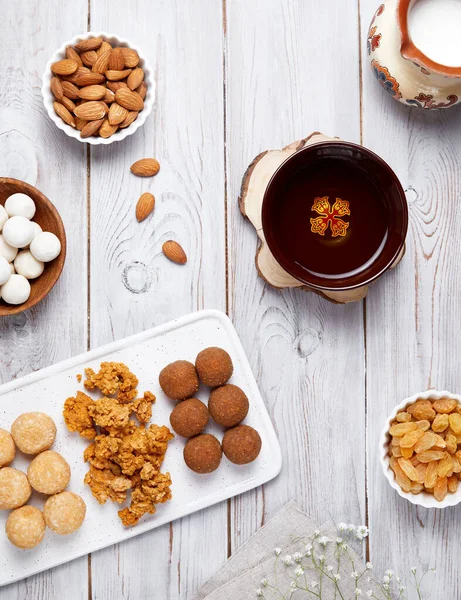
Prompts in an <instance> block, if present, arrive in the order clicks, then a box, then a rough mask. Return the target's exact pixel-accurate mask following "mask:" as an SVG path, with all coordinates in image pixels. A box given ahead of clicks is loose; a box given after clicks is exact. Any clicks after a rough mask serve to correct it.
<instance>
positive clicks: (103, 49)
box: [96, 40, 123, 69]
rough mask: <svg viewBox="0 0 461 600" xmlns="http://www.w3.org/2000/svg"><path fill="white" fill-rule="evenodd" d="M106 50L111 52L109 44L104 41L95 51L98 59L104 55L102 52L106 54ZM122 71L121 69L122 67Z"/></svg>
mask: <svg viewBox="0 0 461 600" xmlns="http://www.w3.org/2000/svg"><path fill="white" fill-rule="evenodd" d="M108 50H112V46H111V45H110V44H109V42H106V41H105V40H104V42H103V43H102V44H101V45H100V46H99V48H98V49H97V50H96V54H97V55H98V58H99V57H100V56H101V55H102V54H104V52H107V51H108ZM122 69H123V67H122Z"/></svg>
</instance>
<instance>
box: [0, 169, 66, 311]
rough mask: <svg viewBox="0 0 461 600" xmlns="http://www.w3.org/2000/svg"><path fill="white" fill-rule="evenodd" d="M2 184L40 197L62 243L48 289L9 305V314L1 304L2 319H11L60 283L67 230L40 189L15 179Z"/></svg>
mask: <svg viewBox="0 0 461 600" xmlns="http://www.w3.org/2000/svg"><path fill="white" fill-rule="evenodd" d="M2 183H7V184H12V185H18V186H20V187H22V190H21V192H22V193H26V194H27V192H30V191H33V194H34V195H35V196H38V197H39V199H40V200H39V201H40V203H42V204H44V205H45V206H46V207H47V208H48V209H49V210H50V211H51V212H52V213H53V215H54V216H55V218H56V225H57V229H58V232H59V235H58V237H59V241H60V242H61V252H60V254H59V257H57V258H56V259H55V260H57V259H59V260H58V262H57V263H56V264H57V270H56V273H55V275H54V277H53V279H52V280H51V282H50V283H49V284H48V286H47V287H46V288H44V289H43V290H41V291H40V293H39V294H38V295H37V297H36V298H35V299H34V300H33V301H30V298H29V299H28V300H26V302H24V303H23V304H18V305H8V312H5V305H4V304H1V303H0V318H1V317H9V316H11V315H17V314H19V313H22V312H24V311H25V310H29V309H30V308H32V307H34V306H36V305H37V304H39V303H40V302H41V301H42V300H43V299H44V298H45V297H46V296H47V295H48V294H49V293H50V292H51V290H52V289H53V288H54V286H55V285H56V283H57V282H58V280H59V278H60V277H61V274H62V270H63V268H64V263H65V262H66V255H67V237H66V230H65V229H64V223H63V221H62V218H61V215H60V214H59V211H58V209H57V208H56V206H55V205H54V204H53V203H52V202H51V200H49V199H48V198H47V197H46V196H45V194H44V193H43V192H41V191H40V190H39V189H38V188H36V187H35V186H33V185H31V184H30V183H27V182H26V181H21V180H20V179H14V178H12V177H0V184H2Z"/></svg>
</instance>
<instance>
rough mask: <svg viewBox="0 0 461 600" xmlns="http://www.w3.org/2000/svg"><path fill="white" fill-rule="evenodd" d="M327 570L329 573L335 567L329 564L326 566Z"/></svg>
mask: <svg viewBox="0 0 461 600" xmlns="http://www.w3.org/2000/svg"><path fill="white" fill-rule="evenodd" d="M325 571H326V572H327V573H331V572H332V571H333V567H332V566H331V565H327V566H326V567H325Z"/></svg>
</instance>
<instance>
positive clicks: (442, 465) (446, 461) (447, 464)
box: [437, 452, 453, 477]
mask: <svg viewBox="0 0 461 600" xmlns="http://www.w3.org/2000/svg"><path fill="white" fill-rule="evenodd" d="M450 471H451V472H452V473H453V459H452V458H451V456H450V455H449V454H448V453H447V452H446V453H445V457H444V458H443V459H442V460H441V461H440V462H439V464H438V466H437V474H438V476H439V477H446V476H447V475H448V473H450Z"/></svg>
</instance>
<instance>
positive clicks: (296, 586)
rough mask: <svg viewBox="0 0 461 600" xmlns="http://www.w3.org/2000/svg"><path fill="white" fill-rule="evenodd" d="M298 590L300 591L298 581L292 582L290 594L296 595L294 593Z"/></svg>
mask: <svg viewBox="0 0 461 600" xmlns="http://www.w3.org/2000/svg"><path fill="white" fill-rule="evenodd" d="M297 589H298V584H297V583H296V581H292V582H291V583H290V592H291V593H292V594H294V592H296V590H297Z"/></svg>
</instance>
